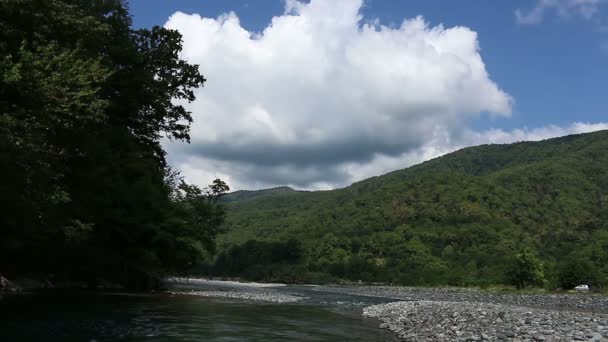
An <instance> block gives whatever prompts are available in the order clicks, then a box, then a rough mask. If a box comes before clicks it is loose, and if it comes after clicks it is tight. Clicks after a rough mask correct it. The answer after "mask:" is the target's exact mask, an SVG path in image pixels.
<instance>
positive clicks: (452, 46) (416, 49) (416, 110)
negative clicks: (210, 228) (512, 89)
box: [165, 0, 512, 187]
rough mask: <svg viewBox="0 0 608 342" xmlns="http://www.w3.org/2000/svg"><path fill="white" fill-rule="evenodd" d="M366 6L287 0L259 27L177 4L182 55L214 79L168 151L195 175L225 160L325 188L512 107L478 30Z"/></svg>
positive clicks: (227, 170) (226, 171)
mask: <svg viewBox="0 0 608 342" xmlns="http://www.w3.org/2000/svg"><path fill="white" fill-rule="evenodd" d="M361 6H362V1H361V0H341V1H333V0H313V1H311V2H310V3H304V2H299V1H295V0H289V1H286V7H285V12H284V13H283V14H282V15H280V16H276V17H274V18H273V19H272V21H271V22H270V23H269V24H268V26H267V27H266V28H265V29H264V30H263V31H261V32H249V31H247V30H245V29H244V28H243V27H242V26H241V25H240V22H239V18H238V16H237V15H236V14H235V13H227V14H224V15H222V16H220V17H218V18H205V17H201V16H200V15H198V14H192V15H188V14H184V13H181V12H177V13H175V14H173V15H172V16H171V17H170V19H169V21H168V22H167V23H166V27H168V28H172V29H176V30H178V31H180V32H181V34H182V35H183V41H184V43H183V53H182V57H183V58H185V59H187V60H188V61H190V62H192V63H196V64H199V65H200V68H201V71H202V73H203V74H204V75H205V77H206V78H207V79H208V82H207V83H206V85H205V87H204V88H202V89H199V90H197V92H196V95H197V100H196V102H194V103H192V104H187V107H188V108H189V110H191V111H192V112H193V113H194V114H195V123H194V125H193V127H192V132H191V136H192V143H191V145H189V146H184V145H181V144H180V145H177V144H172V143H167V144H166V145H165V147H166V148H167V149H168V151H169V153H170V159H171V160H172V161H173V162H174V163H177V164H180V165H183V164H185V163H188V164H187V165H188V167H189V168H191V169H192V171H184V172H185V173H187V174H194V173H196V172H198V171H194V170H195V169H196V170H201V171H200V173H201V174H205V171H203V170H202V168H205V169H211V167H212V166H215V167H216V168H215V169H214V170H217V171H215V172H217V173H218V175H224V176H225V177H226V178H232V181H233V184H234V183H236V184H243V186H245V185H249V186H255V185H256V184H258V183H260V184H270V183H277V184H280V183H287V184H295V185H298V186H300V187H320V186H326V185H331V184H337V183H340V184H342V183H344V181H343V179H348V178H347V176H348V173H346V171H344V170H342V169H340V168H338V167H337V166H339V165H344V164H348V163H359V164H364V163H368V162H371V161H372V160H373V159H374V158H377V156H388V157H396V156H400V155H402V154H403V153H405V152H408V151H411V150H413V149H416V148H419V147H420V146H422V145H423V144H424V143H425V142H426V141H427V139H428V137H429V136H431V135H432V134H433V132H435V131H437V130H446V131H449V132H454V131H460V130H463V129H465V128H466V126H467V123H468V122H469V121H470V120H471V119H473V118H476V117H478V116H479V115H480V113H489V115H496V116H509V115H510V113H511V105H512V99H511V97H510V96H509V95H508V94H507V93H505V92H504V91H503V90H501V89H500V88H499V87H498V86H497V85H496V84H495V83H494V82H493V81H492V80H491V79H490V77H489V75H488V72H487V70H486V68H485V65H484V63H483V60H482V58H481V56H480V53H479V43H478V40H477V34H476V32H474V31H472V30H470V29H469V28H466V27H450V28H446V27H443V26H441V25H439V26H434V27H433V26H430V25H429V24H428V23H427V22H425V20H424V19H423V18H422V17H416V18H412V19H406V20H404V21H403V22H402V24H401V25H400V26H398V27H389V26H385V25H382V24H381V23H380V22H379V21H378V20H370V19H369V18H363V17H362V15H361V12H360V10H361ZM195 161H199V162H195ZM194 165H198V166H196V167H195V166H194ZM204 165H208V166H204ZM200 177H202V176H200ZM200 177H197V178H200ZM345 177H346V178H345ZM229 180H230V179H229Z"/></svg>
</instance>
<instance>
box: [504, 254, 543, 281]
mask: <svg viewBox="0 0 608 342" xmlns="http://www.w3.org/2000/svg"><path fill="white" fill-rule="evenodd" d="M509 276H510V277H509V278H510V280H511V282H512V283H513V284H514V285H515V286H517V288H518V289H522V288H526V287H530V286H543V285H544V283H545V274H544V272H543V265H542V262H541V261H540V259H538V258H537V257H536V256H535V255H534V253H533V252H532V250H531V249H530V248H524V249H523V250H522V251H521V252H519V253H517V254H515V257H514V258H513V264H512V269H511V270H510V274H509Z"/></svg>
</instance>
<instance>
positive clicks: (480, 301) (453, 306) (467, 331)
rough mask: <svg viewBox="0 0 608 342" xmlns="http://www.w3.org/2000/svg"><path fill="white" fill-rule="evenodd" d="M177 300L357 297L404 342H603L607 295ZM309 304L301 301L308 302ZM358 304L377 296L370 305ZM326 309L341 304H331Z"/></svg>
mask: <svg viewBox="0 0 608 342" xmlns="http://www.w3.org/2000/svg"><path fill="white" fill-rule="evenodd" d="M189 285H191V286H193V287H194V288H193V289H190V290H189V291H180V292H179V293H176V294H180V295H194V296H206V297H220V298H234V299H239V300H248V301H266V302H273V303H283V302H298V301H299V302H304V303H309V302H310V301H311V300H314V298H315V297H321V296H326V295H327V294H331V293H333V294H336V295H348V296H355V297H356V298H361V302H362V303H367V305H365V304H364V305H362V306H360V307H359V308H358V309H356V310H358V312H359V313H362V314H363V315H364V316H365V317H369V318H374V319H377V320H378V323H379V328H383V329H388V330H390V331H392V332H393V333H395V334H396V336H398V337H399V338H401V339H403V340H405V341H513V342H517V341H608V297H606V296H603V295H599V294H591V293H572V294H570V293H559V294H558V293H549V294H530V293H504V292H500V291H488V290H479V289H463V288H414V287H401V286H357V285H334V286H312V287H307V290H306V291H307V292H305V294H304V293H303V292H302V286H285V285H284V284H262V283H239V282H224V281H213V280H211V281H210V280H194V281H193V280H190V284H189ZM306 296H308V297H310V298H312V299H307V298H308V297H306ZM364 298H378V300H379V301H380V302H379V303H378V304H375V305H372V304H373V302H372V301H371V300H369V299H364ZM331 305H338V306H341V305H343V304H341V301H340V300H339V299H338V300H337V301H334V302H333V303H332V304H331Z"/></svg>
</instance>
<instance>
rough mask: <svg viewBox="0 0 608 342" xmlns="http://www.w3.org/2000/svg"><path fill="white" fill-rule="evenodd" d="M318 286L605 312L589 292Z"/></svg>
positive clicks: (602, 299)
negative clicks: (546, 292) (553, 292)
mask: <svg viewBox="0 0 608 342" xmlns="http://www.w3.org/2000/svg"><path fill="white" fill-rule="evenodd" d="M322 290H323V291H329V292H338V293H347V294H353V295H362V296H371V297H382V298H390V299H397V300H406V301H421V300H424V301H442V302H466V303H491V304H504V305H511V306H519V307H530V308H545V309H555V310H570V311H585V312H595V313H606V314H608V297H606V296H602V295H597V294H591V293H573V294H566V293H564V294H518V293H499V292H491V291H485V290H477V289H460V288H416V287H402V286H324V287H323V288H322Z"/></svg>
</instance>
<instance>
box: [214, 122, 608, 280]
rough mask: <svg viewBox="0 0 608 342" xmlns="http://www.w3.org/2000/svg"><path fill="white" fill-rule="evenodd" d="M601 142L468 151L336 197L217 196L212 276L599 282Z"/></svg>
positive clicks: (607, 204)
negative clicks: (220, 219) (220, 221)
mask: <svg viewBox="0 0 608 342" xmlns="http://www.w3.org/2000/svg"><path fill="white" fill-rule="evenodd" d="M607 151H608V131H599V132H595V133H589V134H580V135H571V136H567V137H561V138H556V139H550V140H546V141H541V142H521V143H515V144H509V145H484V146H477V147H470V148H465V149H462V150H460V151H457V152H454V153H451V154H448V155H445V156H443V157H439V158H436V159H433V160H430V161H428V162H425V163H422V164H420V165H416V166H414V167H410V168H407V169H404V170H399V171H395V172H392V173H389V174H386V175H383V176H379V177H373V178H370V179H367V180H364V181H361V182H358V183H355V184H353V185H351V186H349V187H347V188H343V189H338V190H333V191H316V192H299V191H295V190H292V189H289V188H276V189H270V190H261V191H251V192H250V191H240V192H236V193H233V194H229V195H227V196H226V200H225V203H226V207H227V210H228V215H227V220H226V224H225V229H226V233H225V234H223V235H221V236H220V242H221V250H222V252H221V253H220V254H219V255H218V257H217V260H216V262H215V265H213V267H212V269H211V273H213V274H217V275H228V276H242V277H246V278H252V279H265V280H283V281H323V280H330V279H331V280H335V279H336V278H340V279H350V280H363V281H381V282H391V283H399V284H410V285H442V284H445V285H482V286H483V285H490V284H513V285H517V286H519V287H526V286H546V287H551V288H555V287H560V286H561V287H570V286H573V285H574V284H577V283H579V282H586V283H590V284H593V285H596V286H597V285H601V284H603V283H605V282H606V275H607V274H608V264H607V263H606V261H607V260H608V154H607V153H606V152H607Z"/></svg>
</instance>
